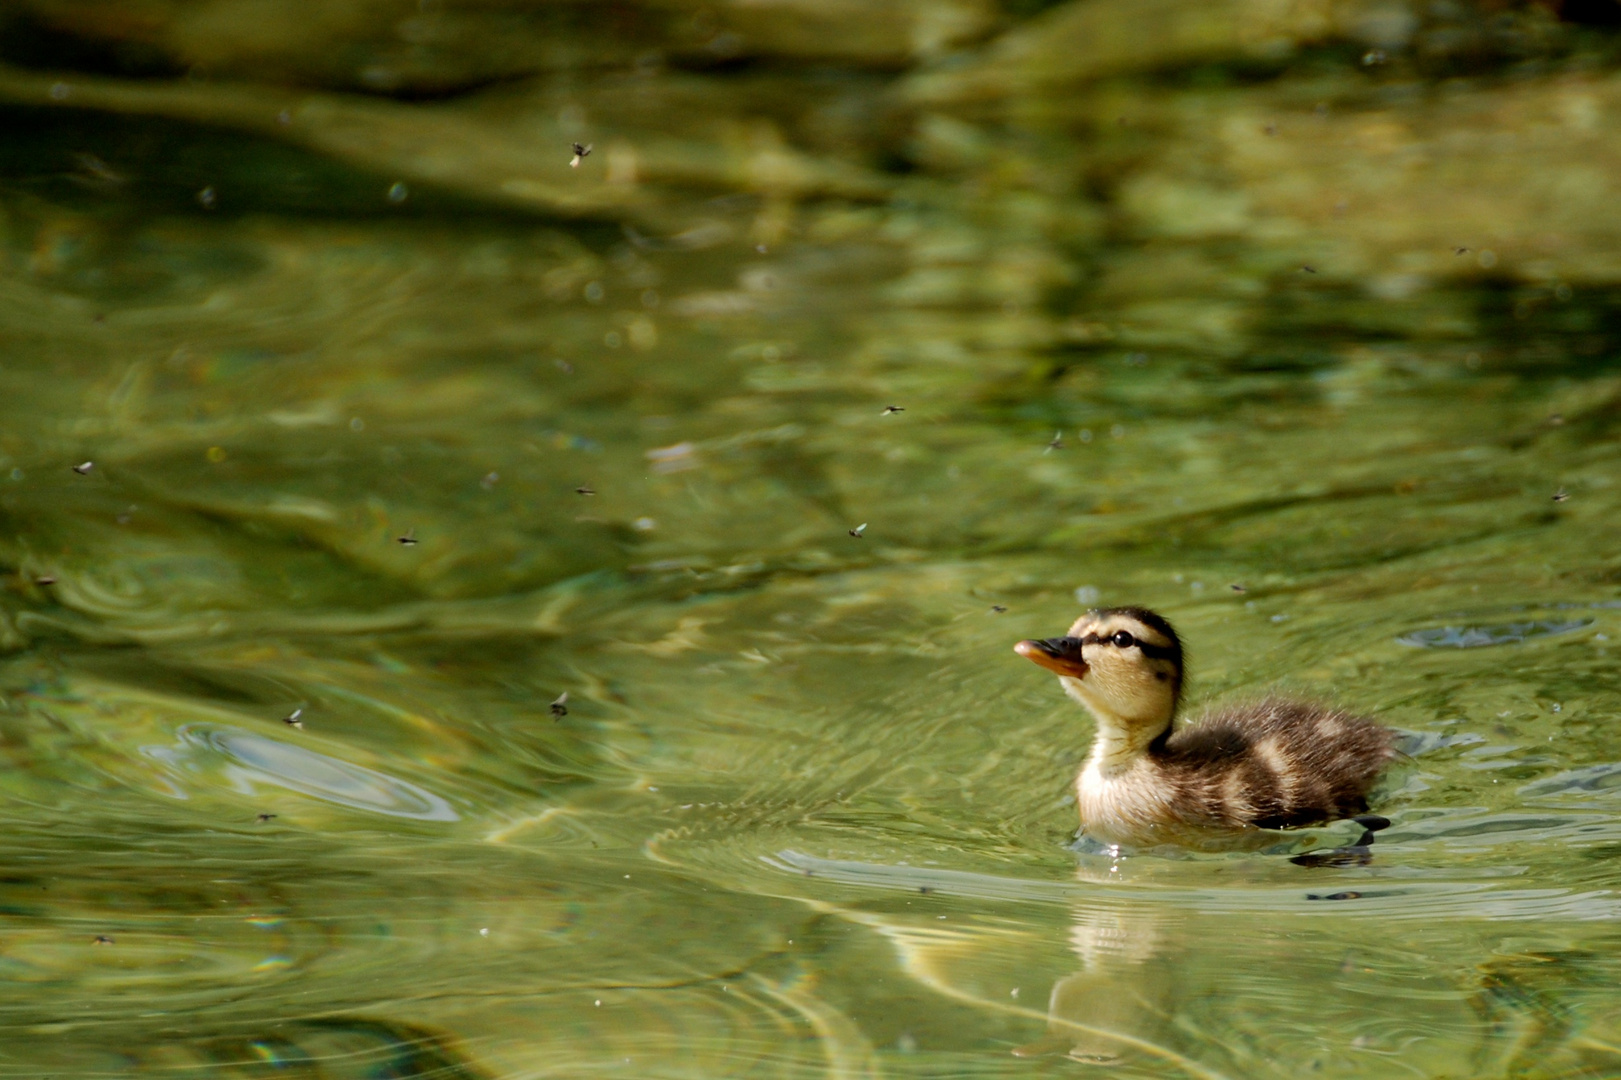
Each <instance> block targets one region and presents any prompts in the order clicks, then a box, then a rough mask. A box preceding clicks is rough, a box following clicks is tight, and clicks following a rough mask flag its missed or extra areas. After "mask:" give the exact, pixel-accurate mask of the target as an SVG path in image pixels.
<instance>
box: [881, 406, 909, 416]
mask: <svg viewBox="0 0 1621 1080" xmlns="http://www.w3.org/2000/svg"><path fill="white" fill-rule="evenodd" d="M905 411H906V407H905V406H903V405H885V406H884V412H883V415H884V416H888V415H890V414H891V413H898V412H905Z"/></svg>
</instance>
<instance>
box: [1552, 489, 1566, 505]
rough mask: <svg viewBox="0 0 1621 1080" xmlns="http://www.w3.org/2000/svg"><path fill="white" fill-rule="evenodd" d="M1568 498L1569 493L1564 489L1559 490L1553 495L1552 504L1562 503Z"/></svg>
mask: <svg viewBox="0 0 1621 1080" xmlns="http://www.w3.org/2000/svg"><path fill="white" fill-rule="evenodd" d="M1568 498H1570V492H1568V491H1566V490H1565V489H1564V488H1560V489H1559V490H1558V491H1556V492H1554V493H1553V501H1554V502H1564V501H1565V500H1566V499H1568Z"/></svg>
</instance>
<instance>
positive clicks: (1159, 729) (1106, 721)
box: [1058, 676, 1173, 776]
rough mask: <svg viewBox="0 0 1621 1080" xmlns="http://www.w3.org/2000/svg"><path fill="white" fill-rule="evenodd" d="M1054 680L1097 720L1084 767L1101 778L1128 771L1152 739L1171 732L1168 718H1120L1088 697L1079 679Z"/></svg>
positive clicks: (1151, 742)
mask: <svg viewBox="0 0 1621 1080" xmlns="http://www.w3.org/2000/svg"><path fill="white" fill-rule="evenodd" d="M1058 681H1059V682H1061V683H1063V684H1064V693H1066V694H1068V695H1069V696H1070V697H1072V698H1074V699H1075V700H1076V701H1078V702H1080V703H1081V704H1082V705H1083V706H1085V707H1086V711H1087V712H1089V713H1091V714H1092V718H1093V719H1094V720H1096V721H1097V724H1098V731H1097V735H1096V736H1095V737H1094V738H1093V740H1092V756H1091V758H1089V759H1088V761H1087V767H1088V768H1089V769H1096V770H1097V771H1098V772H1099V773H1100V774H1101V775H1103V776H1108V775H1109V774H1111V773H1117V772H1122V771H1124V770H1126V769H1129V768H1131V766H1133V765H1135V764H1136V763H1137V761H1138V760H1139V759H1141V758H1142V757H1143V755H1145V754H1147V753H1148V748H1149V746H1150V745H1152V744H1153V743H1154V741H1155V740H1157V739H1159V738H1160V737H1161V736H1162V735H1165V734H1166V733H1167V732H1169V731H1170V730H1171V721H1172V719H1173V717H1171V716H1166V717H1164V719H1163V720H1161V719H1159V718H1157V717H1148V718H1144V717H1140V716H1133V717H1127V716H1121V715H1120V714H1119V713H1116V712H1114V711H1113V710H1111V709H1109V708H1108V707H1107V706H1106V705H1104V704H1103V703H1102V702H1100V701H1098V700H1096V699H1095V698H1093V696H1092V695H1090V694H1088V693H1087V692H1086V691H1085V689H1084V688H1083V687H1082V686H1081V681H1080V680H1079V679H1073V678H1070V677H1068V676H1061V677H1060V678H1059V680H1058Z"/></svg>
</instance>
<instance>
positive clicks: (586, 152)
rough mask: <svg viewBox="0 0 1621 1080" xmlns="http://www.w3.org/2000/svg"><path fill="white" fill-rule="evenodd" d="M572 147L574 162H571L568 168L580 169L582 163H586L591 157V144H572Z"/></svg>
mask: <svg viewBox="0 0 1621 1080" xmlns="http://www.w3.org/2000/svg"><path fill="white" fill-rule="evenodd" d="M570 145H572V146H573V147H574V160H573V161H570V162H569V163H568V166H569V168H571V169H578V168H579V167H580V162H582V161H584V160H585V159H586V158H587V157H589V156H590V155H591V144H590V143H586V144H585V145H584V146H581V145H580V144H579V143H571V144H570Z"/></svg>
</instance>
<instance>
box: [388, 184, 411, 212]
mask: <svg viewBox="0 0 1621 1080" xmlns="http://www.w3.org/2000/svg"><path fill="white" fill-rule="evenodd" d="M410 197H411V189H410V188H408V187H406V186H405V183H404V181H401V180H396V181H394V182H393V183H392V184H390V185H389V186H388V201H389V202H391V203H393V204H395V205H396V206H398V205H399V204H400V203H402V202H404V201H405V200H406V199H408V198H410Z"/></svg>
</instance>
